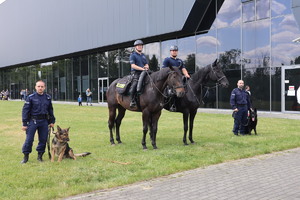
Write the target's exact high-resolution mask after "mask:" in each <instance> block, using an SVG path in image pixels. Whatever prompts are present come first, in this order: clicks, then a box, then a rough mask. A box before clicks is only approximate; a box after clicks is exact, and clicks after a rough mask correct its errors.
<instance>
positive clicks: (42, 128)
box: [22, 119, 48, 153]
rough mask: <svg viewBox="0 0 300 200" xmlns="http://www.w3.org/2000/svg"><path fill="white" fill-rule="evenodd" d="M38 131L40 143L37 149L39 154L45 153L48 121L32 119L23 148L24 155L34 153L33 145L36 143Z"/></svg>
mask: <svg viewBox="0 0 300 200" xmlns="http://www.w3.org/2000/svg"><path fill="white" fill-rule="evenodd" d="M36 131H38V138H39V143H38V146H37V147H36V150H37V152H39V153H44V152H45V148H46V143H47V139H48V120H47V119H37V120H34V119H30V121H29V124H28V127H27V130H26V140H25V143H24V145H23V147H22V152H23V153H31V152H32V144H33V141H34V135H35V132H36Z"/></svg>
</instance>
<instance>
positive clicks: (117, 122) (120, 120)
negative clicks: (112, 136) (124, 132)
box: [115, 106, 126, 144]
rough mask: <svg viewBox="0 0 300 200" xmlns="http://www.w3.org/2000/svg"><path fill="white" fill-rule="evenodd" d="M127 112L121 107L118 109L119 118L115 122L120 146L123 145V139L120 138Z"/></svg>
mask: <svg viewBox="0 0 300 200" xmlns="http://www.w3.org/2000/svg"><path fill="white" fill-rule="evenodd" d="M125 112H126V109H125V108H123V107H121V106H119V107H118V116H117V118H116V120H115V123H116V140H117V141H118V143H119V144H121V143H122V141H121V137H120V126H121V123H122V119H123V117H124V116H125Z"/></svg>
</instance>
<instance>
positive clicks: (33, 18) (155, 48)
mask: <svg viewBox="0 0 300 200" xmlns="http://www.w3.org/2000/svg"><path fill="white" fill-rule="evenodd" d="M299 4H300V3H299V1H297V0H89V1H84V0H64V1H60V0H51V1H39V0H27V1H18V0H6V1H4V2H3V3H1V4H0V27H1V31H0V44H1V47H0V90H2V89H3V90H6V89H8V90H9V91H10V92H11V98H13V99H18V98H20V91H21V89H26V88H27V89H28V90H29V91H33V90H34V84H35V81H36V80H39V79H42V80H44V81H45V82H46V84H47V92H48V93H50V94H51V95H52V96H53V99H54V100H58V101H76V99H77V97H78V95H79V94H82V95H83V97H84V98H85V90H86V89H87V88H90V89H91V90H92V92H93V101H94V102H105V92H106V90H107V87H108V85H109V83H111V82H112V81H113V80H115V79H116V78H119V77H122V76H125V75H127V74H129V72H130V65H129V62H128V60H129V55H130V53H131V51H132V46H133V42H134V41H135V40H136V39H142V40H143V41H144V43H145V44H146V45H145V46H144V53H145V54H146V55H147V56H148V58H149V62H150V67H151V69H152V70H158V69H159V67H160V66H161V64H162V61H163V59H164V58H165V57H167V56H169V47H170V46H171V45H178V47H179V57H180V58H181V59H182V60H184V62H185V65H186V67H187V69H188V71H189V72H190V73H194V72H195V71H196V70H197V69H199V68H201V67H204V66H206V65H208V64H210V63H212V62H213V61H214V60H215V59H216V58H218V59H219V60H220V62H221V63H222V65H223V70H224V72H225V74H226V76H227V78H228V80H229V82H230V87H229V88H219V87H218V88H214V89H209V90H208V93H206V95H205V98H204V100H203V101H204V104H203V105H201V107H207V108H230V105H229V97H230V92H231V90H232V89H233V88H235V87H236V83H237V81H238V80H239V79H243V80H244V81H245V84H247V85H250V87H251V93H252V100H253V104H254V106H255V107H257V108H258V109H259V110H264V111H282V112H290V111H291V112H297V111H299V110H300V104H299V103H300V90H299V86H300V83H299V82H300V81H299V77H300V48H299V47H300V46H299V45H300V44H299V43H297V41H299V40H297V38H300V30H299V25H300V22H299V20H300V16H299V15H300V14H299V13H300V12H299V11H298V12H296V10H299V6H300V5H299ZM293 10H295V14H293ZM297 21H298V24H297ZM293 41H294V42H293ZM212 86H213V85H212ZM298 93H299V95H297V94H298ZM298 96H299V97H298Z"/></svg>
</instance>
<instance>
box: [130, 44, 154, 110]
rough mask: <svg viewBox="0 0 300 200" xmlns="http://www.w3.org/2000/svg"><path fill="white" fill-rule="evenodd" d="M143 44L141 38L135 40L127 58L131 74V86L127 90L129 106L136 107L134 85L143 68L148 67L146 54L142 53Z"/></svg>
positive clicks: (146, 68) (135, 85)
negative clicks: (129, 99) (132, 49)
mask: <svg viewBox="0 0 300 200" xmlns="http://www.w3.org/2000/svg"><path fill="white" fill-rule="evenodd" d="M143 45H144V43H143V41H142V40H136V41H135V42H134V51H133V52H132V54H131V55H130V58H129V61H130V64H131V74H132V75H133V79H132V82H131V87H130V90H129V93H130V98H131V101H130V107H131V108H134V107H136V101H135V93H136V87H137V84H138V80H139V77H140V75H141V73H142V72H143V71H144V70H148V69H149V65H148V60H147V58H146V56H145V55H144V54H143V53H142V51H143Z"/></svg>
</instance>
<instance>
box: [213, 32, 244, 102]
mask: <svg viewBox="0 0 300 200" xmlns="http://www.w3.org/2000/svg"><path fill="white" fill-rule="evenodd" d="M217 35H218V43H217V48H218V58H219V60H220V62H221V64H222V69H223V72H224V74H225V75H226V77H227V79H228V81H229V85H230V87H229V88H222V87H219V88H218V108H231V107H230V104H229V97H230V94H231V91H232V89H233V88H235V87H236V83H237V81H238V80H239V79H241V49H240V48H241V31H240V26H233V27H227V28H223V29H219V30H218V32H217ZM211 59H213V60H214V59H215V58H211Z"/></svg>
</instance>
